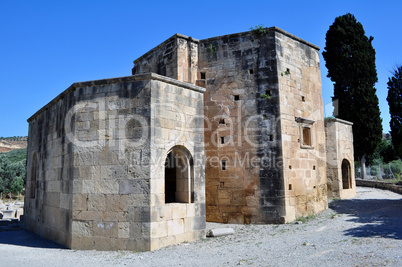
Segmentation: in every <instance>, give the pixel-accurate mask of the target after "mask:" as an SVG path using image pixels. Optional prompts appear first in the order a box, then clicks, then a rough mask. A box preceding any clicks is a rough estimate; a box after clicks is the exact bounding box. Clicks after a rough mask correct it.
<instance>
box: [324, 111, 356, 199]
mask: <svg viewBox="0 0 402 267" xmlns="http://www.w3.org/2000/svg"><path fill="white" fill-rule="evenodd" d="M352 125H353V123H351V122H348V121H344V120H341V119H336V118H327V119H325V135H326V141H327V183H328V198H341V199H344V198H352V197H354V196H356V182H355V165H354V155H353V153H354V152H353V132H352ZM345 171H346V172H345ZM345 175H346V176H347V179H348V181H345V183H344V181H343V176H344V178H345Z"/></svg>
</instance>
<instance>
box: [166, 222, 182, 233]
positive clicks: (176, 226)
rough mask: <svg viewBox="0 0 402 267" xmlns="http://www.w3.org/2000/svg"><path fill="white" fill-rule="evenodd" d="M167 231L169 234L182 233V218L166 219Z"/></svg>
mask: <svg viewBox="0 0 402 267" xmlns="http://www.w3.org/2000/svg"><path fill="white" fill-rule="evenodd" d="M167 233H168V235H169V236H173V235H178V234H183V233H184V219H183V218H182V219H173V220H169V221H167Z"/></svg>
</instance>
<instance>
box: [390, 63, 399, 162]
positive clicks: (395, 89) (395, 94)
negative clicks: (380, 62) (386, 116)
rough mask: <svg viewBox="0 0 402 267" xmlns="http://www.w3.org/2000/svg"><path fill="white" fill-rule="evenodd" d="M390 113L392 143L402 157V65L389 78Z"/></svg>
mask: <svg viewBox="0 0 402 267" xmlns="http://www.w3.org/2000/svg"><path fill="white" fill-rule="evenodd" d="M387 101H388V105H389V113H390V115H391V121H390V123H389V124H390V127H391V137H392V144H393V145H394V148H395V151H396V153H397V154H398V156H399V157H400V158H402V66H399V67H397V68H396V69H395V71H394V75H393V76H392V77H390V78H388V96H387Z"/></svg>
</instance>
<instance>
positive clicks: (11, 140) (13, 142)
mask: <svg viewBox="0 0 402 267" xmlns="http://www.w3.org/2000/svg"><path fill="white" fill-rule="evenodd" d="M27 144H28V136H13V137H0V153H3V152H8V151H11V150H16V149H22V148H26V147H27Z"/></svg>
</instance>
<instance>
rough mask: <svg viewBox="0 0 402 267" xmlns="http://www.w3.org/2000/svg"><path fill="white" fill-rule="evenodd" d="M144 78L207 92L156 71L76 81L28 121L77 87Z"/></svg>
mask: <svg viewBox="0 0 402 267" xmlns="http://www.w3.org/2000/svg"><path fill="white" fill-rule="evenodd" d="M143 80H157V81H161V82H165V83H169V84H172V85H177V86H180V87H183V88H185V89H189V90H192V91H196V92H199V93H205V90H206V89H205V88H203V87H200V86H196V85H193V84H190V83H186V82H181V81H178V80H176V79H173V78H169V77H166V76H163V75H159V74H156V73H151V72H150V73H145V74H138V75H134V76H123V77H117V78H110V79H101V80H92V81H85V82H75V83H73V84H72V85H70V86H69V87H68V88H67V89H66V90H64V91H63V92H62V93H60V94H59V95H58V96H56V97H55V98H54V99H53V100H51V101H50V102H49V103H47V104H46V105H45V106H43V107H42V108H41V109H39V110H38V111H37V112H35V114H33V115H32V116H31V117H29V118H28V120H27V121H28V123H30V122H31V121H33V120H34V119H35V118H36V117H38V116H39V115H40V114H41V113H43V112H44V111H46V110H48V109H49V108H50V107H52V106H53V105H54V104H56V103H57V102H59V101H60V100H62V99H63V98H64V97H65V96H66V95H67V94H69V93H71V92H73V91H75V89H76V88H80V87H89V86H95V85H104V84H114V83H120V82H131V81H143Z"/></svg>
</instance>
